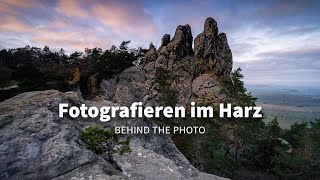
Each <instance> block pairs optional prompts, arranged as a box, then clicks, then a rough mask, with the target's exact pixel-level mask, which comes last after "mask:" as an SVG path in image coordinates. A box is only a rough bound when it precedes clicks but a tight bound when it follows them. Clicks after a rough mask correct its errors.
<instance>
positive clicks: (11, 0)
mask: <svg viewBox="0 0 320 180" xmlns="http://www.w3.org/2000/svg"><path fill="white" fill-rule="evenodd" d="M1 4H6V5H8V6H15V7H21V8H36V7H40V6H41V3H40V2H39V1H36V0H28V1H23V0H1Z"/></svg>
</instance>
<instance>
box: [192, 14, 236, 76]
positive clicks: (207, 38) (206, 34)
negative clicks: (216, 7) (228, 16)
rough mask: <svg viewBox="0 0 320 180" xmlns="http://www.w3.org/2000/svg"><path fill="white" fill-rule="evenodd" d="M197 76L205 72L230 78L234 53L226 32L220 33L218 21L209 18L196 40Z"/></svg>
mask: <svg viewBox="0 0 320 180" xmlns="http://www.w3.org/2000/svg"><path fill="white" fill-rule="evenodd" d="M194 49H195V50H194V51H195V64H196V67H195V76H199V75H201V74H204V73H209V74H214V75H216V76H217V77H219V78H228V77H229V75H230V72H231V70H232V53H231V50H230V48H229V45H228V42H227V36H226V35H225V34H224V33H220V34H218V26H217V22H216V21H215V20H214V19H213V18H208V19H207V20H206V22H205V24H204V31H203V32H202V33H200V34H199V35H198V36H197V37H196V38H195V40H194Z"/></svg>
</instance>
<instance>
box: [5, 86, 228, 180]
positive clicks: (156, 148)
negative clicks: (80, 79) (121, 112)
mask: <svg viewBox="0 0 320 180" xmlns="http://www.w3.org/2000/svg"><path fill="white" fill-rule="evenodd" d="M59 103H68V104H69V105H70V106H71V105H75V106H80V104H82V103H85V104H87V105H88V106H90V105H95V106H97V107H99V106H101V105H113V106H115V105H119V104H114V103H112V102H101V101H99V102H96V101H88V102H86V101H84V100H83V99H82V98H81V97H80V96H79V94H77V93H76V92H67V93H61V92H59V91H56V90H47V91H35V92H28V93H23V94H20V95H18V96H15V97H13V98H11V99H8V100H6V101H4V102H1V103H0V112H1V116H0V160H1V163H0V179H55V180H60V179H139V180H140V179H141V180H142V179H164V178H169V179H222V178H219V177H217V176H214V175H210V174H206V173H201V172H199V171H198V170H197V169H195V168H194V167H192V166H191V165H190V163H189V162H188V160H187V159H186V158H185V157H184V156H183V155H182V154H181V153H180V152H179V151H178V150H177V148H176V147H175V145H174V144H173V143H172V141H171V140H170V138H169V137H168V136H166V135H160V134H146V135H143V134H142V135H132V137H131V142H130V146H131V148H132V150H133V152H132V153H130V154H126V155H120V154H115V155H114V160H115V163H116V164H117V165H118V166H119V167H120V169H116V168H115V167H114V166H113V165H112V164H110V163H109V162H108V161H106V160H105V159H104V158H103V156H99V155H96V154H95V153H93V152H92V151H90V150H88V149H86V147H85V144H84V142H83V141H82V140H81V139H80V138H79V131H80V130H81V127H84V126H88V125H93V124H95V125H100V126H105V127H110V126H114V125H122V126H124V125H127V126H149V127H151V126H155V124H153V123H152V122H151V121H149V120H147V119H126V120H124V119H121V120H120V119H117V118H116V119H112V120H111V121H109V122H108V123H102V122H99V121H97V120H96V119H88V118H87V119H81V118H77V119H73V118H70V117H64V118H59V117H58V105H59ZM118 120H119V121H118Z"/></svg>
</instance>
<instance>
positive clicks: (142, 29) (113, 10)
mask: <svg viewBox="0 0 320 180" xmlns="http://www.w3.org/2000/svg"><path fill="white" fill-rule="evenodd" d="M92 10H93V12H94V14H95V15H96V18H97V20H99V21H100V22H101V23H102V24H104V25H105V26H106V27H108V28H111V29H112V30H113V31H114V32H115V33H119V34H129V35H134V36H138V37H140V38H148V37H149V38H150V37H151V36H153V35H155V33H156V27H155V24H154V23H153V20H152V15H151V14H150V13H149V12H148V11H146V10H145V9H143V8H142V7H140V6H138V5H137V3H136V2H134V3H133V2H127V3H120V1H113V2H108V3H105V4H96V5H94V6H93V8H92Z"/></svg>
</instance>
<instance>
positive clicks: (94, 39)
mask: <svg viewBox="0 0 320 180" xmlns="http://www.w3.org/2000/svg"><path fill="white" fill-rule="evenodd" d="M0 17H1V20H0V49H3V48H16V47H24V46H25V45H30V46H36V47H44V46H45V45H48V46H49V47H50V49H51V50H58V49H60V48H63V49H65V50H66V52H69V53H70V52H73V51H84V48H86V47H88V48H93V47H101V48H102V49H109V48H110V47H111V45H113V44H114V45H119V44H120V43H121V42H122V41H124V40H131V46H132V47H139V46H141V47H145V48H147V47H148V45H149V43H150V42H153V43H154V44H158V45H159V44H160V41H161V38H162V35H163V34H166V33H167V34H171V37H172V36H173V34H174V32H175V29H176V27H177V26H178V25H180V24H181V25H185V24H189V25H190V26H191V30H192V34H193V37H194V38H195V37H196V35H198V34H199V33H201V32H202V31H203V24H204V21H205V19H206V18H207V17H213V18H214V19H215V20H216V21H217V22H218V27H219V31H220V32H224V33H226V34H227V38H228V43H229V46H230V48H231V50H232V54H233V61H234V66H233V67H234V68H237V67H241V68H242V69H243V73H244V75H245V83H246V84H272V85H294V86H315V85H319V84H320V1H318V0H264V1H261V0H221V1H218V0H199V1H196V0H189V1H187V0H184V1H182V0H175V1H171V0H161V1H160V0H154V1H150V0H145V1H143V0H117V1H110V0H77V1H75V0H60V1H59V0H52V1H47V0H24V1H22V0H0Z"/></svg>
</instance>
